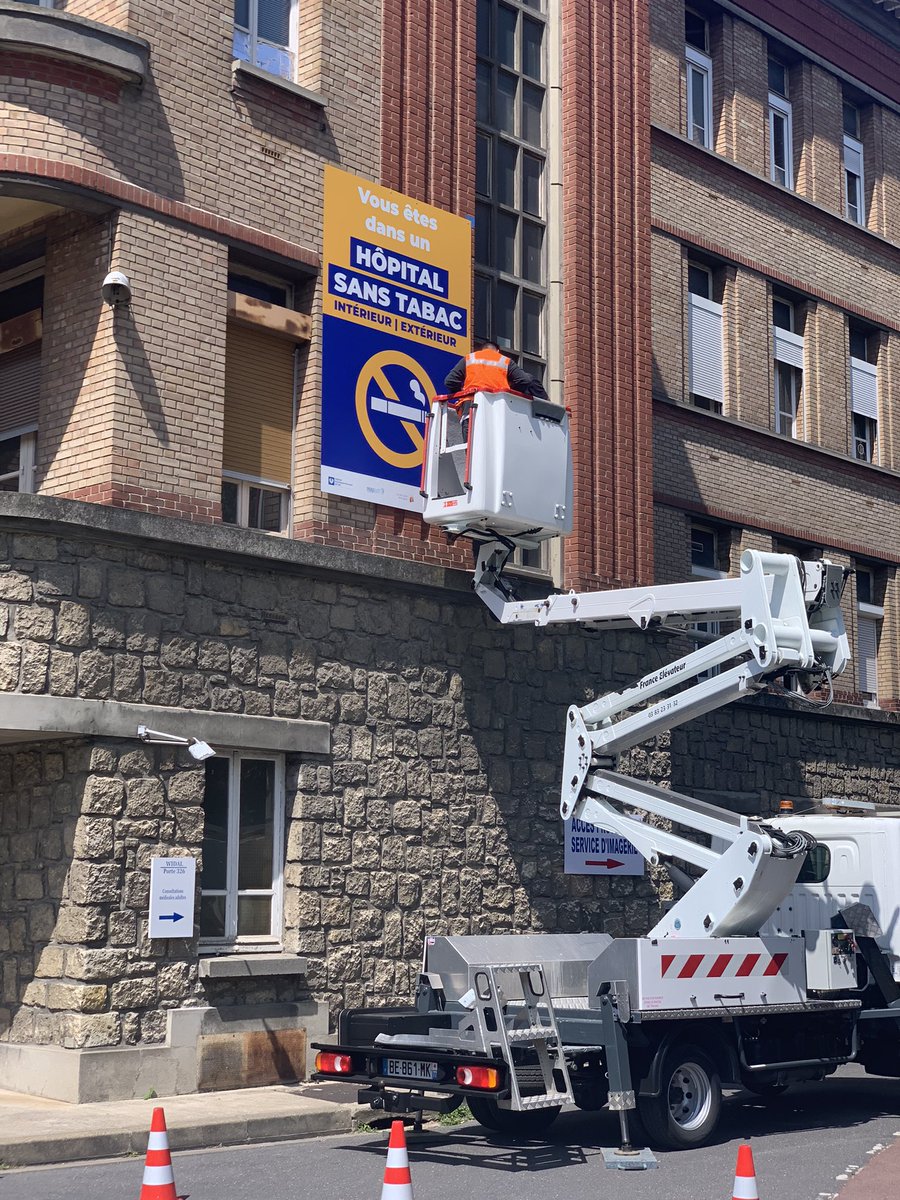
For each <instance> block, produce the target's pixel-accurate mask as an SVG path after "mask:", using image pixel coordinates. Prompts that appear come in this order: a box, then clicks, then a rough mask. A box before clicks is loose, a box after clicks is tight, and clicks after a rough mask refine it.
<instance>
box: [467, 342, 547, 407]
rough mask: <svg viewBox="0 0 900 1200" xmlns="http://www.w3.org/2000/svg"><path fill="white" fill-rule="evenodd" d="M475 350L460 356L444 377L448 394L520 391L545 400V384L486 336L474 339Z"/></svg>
mask: <svg viewBox="0 0 900 1200" xmlns="http://www.w3.org/2000/svg"><path fill="white" fill-rule="evenodd" d="M475 346H476V348H475V350H474V351H473V353H472V354H467V355H466V357H465V358H461V359H460V360H459V362H458V363H457V364H456V366H455V367H454V368H453V370H452V371H451V372H450V373H449V375H448V376H447V378H446V379H445V380H444V387H445V388H446V390H447V395H448V396H455V395H456V394H457V393H458V392H470V391H471V392H522V393H523V394H524V395H526V396H537V397H539V398H540V399H541V400H546V399H547V398H548V397H547V393H546V391H545V390H544V385H543V384H542V383H541V382H540V381H539V380H537V379H535V378H534V376H533V375H529V374H528V372H527V371H523V370H522V368H521V367H518V366H516V364H515V363H514V362H513V361H512V360H511V359H510V358H507V356H506V355H505V354H502V353H501V352H500V347H499V346H498V345H497V343H496V342H494V341H491V340H490V339H488V338H482V339H479V340H476V342H475Z"/></svg>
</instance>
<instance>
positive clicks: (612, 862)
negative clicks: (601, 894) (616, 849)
mask: <svg viewBox="0 0 900 1200" xmlns="http://www.w3.org/2000/svg"><path fill="white" fill-rule="evenodd" d="M584 865H585V866H586V867H606V869H607V870H608V871H611V870H612V869H613V867H624V866H625V864H624V863H621V862H619V860H618V859H617V858H589V859H587V860H586V862H585V864H584Z"/></svg>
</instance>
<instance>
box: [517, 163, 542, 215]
mask: <svg viewBox="0 0 900 1200" xmlns="http://www.w3.org/2000/svg"><path fill="white" fill-rule="evenodd" d="M543 173H544V163H543V160H542V159H540V158H538V157H537V155H535V154H526V153H523V154H522V208H523V209H524V210H525V212H527V213H531V214H532V215H533V216H535V217H540V216H543V214H544V197H543V186H542V184H543Z"/></svg>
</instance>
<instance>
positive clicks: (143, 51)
mask: <svg viewBox="0 0 900 1200" xmlns="http://www.w3.org/2000/svg"><path fill="white" fill-rule="evenodd" d="M7 48H8V49H12V50H18V51H20V52H22V51H25V50H32V51H35V52H36V53H38V54H42V55H45V56H47V57H48V58H59V59H64V60H68V61H70V62H73V61H74V62H78V63H83V64H85V65H86V66H89V67H93V68H94V70H96V71H100V72H101V73H102V74H104V75H111V76H112V77H113V78H114V79H121V80H122V81H123V82H124V83H143V82H144V80H145V79H146V78H147V73H148V70H149V61H150V46H149V43H148V42H145V41H144V39H143V38H136V37H132V36H131V35H130V34H127V33H123V32H122V31H121V30H119V29H113V28H112V26H110V25H102V24H101V23H100V22H99V21H89V20H87V19H86V18H85V17H73V16H70V15H69V14H68V13H64V12H59V11H58V10H57V9H54V8H38V7H37V6H36V5H34V4H18V3H15V2H14V0H0V49H7Z"/></svg>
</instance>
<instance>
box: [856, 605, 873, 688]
mask: <svg viewBox="0 0 900 1200" xmlns="http://www.w3.org/2000/svg"><path fill="white" fill-rule="evenodd" d="M856 642H857V645H856V654H857V658H858V660H859V690H860V691H861V692H869V693H870V694H871V695H873V696H877V695H878V622H877V621H873V620H871V619H870V618H868V617H859V618H858V620H857V623H856Z"/></svg>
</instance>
